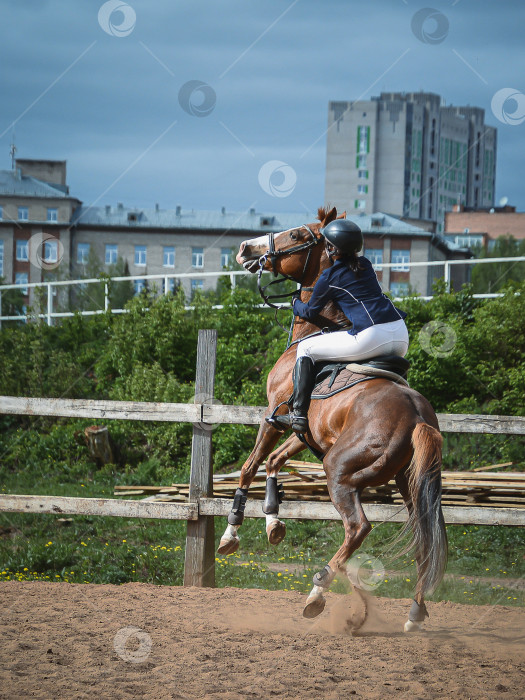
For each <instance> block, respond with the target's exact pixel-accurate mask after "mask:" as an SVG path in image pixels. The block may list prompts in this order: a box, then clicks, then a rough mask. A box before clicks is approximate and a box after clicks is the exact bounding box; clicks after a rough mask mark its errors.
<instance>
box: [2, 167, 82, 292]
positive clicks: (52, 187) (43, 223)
mask: <svg viewBox="0 0 525 700" xmlns="http://www.w3.org/2000/svg"><path fill="white" fill-rule="evenodd" d="M79 205H80V201H79V200H78V199H77V198H76V197H72V196H71V195H70V194H69V188H68V187H67V185H66V163H65V161H32V160H17V161H16V167H15V169H14V170H1V171H0V278H3V279H4V281H5V282H11V283H16V284H20V285H21V286H22V289H24V290H26V288H25V286H24V285H26V284H28V283H30V282H41V281H42V279H43V277H44V276H45V275H46V274H47V275H48V277H52V276H53V273H54V270H55V266H56V267H57V268H58V266H59V265H60V266H61V267H62V269H68V268H69V250H70V246H71V243H70V228H71V220H72V217H73V212H74V211H75V210H76V209H77V208H78V206H79ZM26 292H27V290H26ZM26 297H27V298H28V299H29V296H28V295H27V294H26Z"/></svg>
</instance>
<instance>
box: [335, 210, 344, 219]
mask: <svg viewBox="0 0 525 700" xmlns="http://www.w3.org/2000/svg"><path fill="white" fill-rule="evenodd" d="M337 218H338V219H346V211H344V212H343V213H342V214H339V216H338V217H337Z"/></svg>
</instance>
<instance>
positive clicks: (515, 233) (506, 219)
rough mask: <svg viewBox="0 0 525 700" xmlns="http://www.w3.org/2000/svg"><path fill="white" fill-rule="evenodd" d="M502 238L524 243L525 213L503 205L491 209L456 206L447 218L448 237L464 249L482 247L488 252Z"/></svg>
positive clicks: (446, 230) (446, 234)
mask: <svg viewBox="0 0 525 700" xmlns="http://www.w3.org/2000/svg"><path fill="white" fill-rule="evenodd" d="M500 236H512V237H513V238H515V239H516V240H517V241H522V240H524V239H525V212H522V211H516V207H513V206H510V205H509V204H503V205H502V206H499V207H490V208H489V209H487V208H485V209H477V208H476V209H474V208H469V207H464V206H463V205H455V206H453V207H452V211H451V212H447V213H446V215H445V237H446V238H447V239H449V240H450V241H452V242H453V243H456V244H458V245H462V246H468V247H474V246H483V247H487V248H488V250H490V249H491V248H492V245H493V244H494V242H495V241H496V239H497V238H499V237H500Z"/></svg>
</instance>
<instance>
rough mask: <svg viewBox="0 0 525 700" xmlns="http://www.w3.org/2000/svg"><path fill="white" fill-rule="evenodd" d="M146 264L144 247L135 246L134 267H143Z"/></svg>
mask: <svg viewBox="0 0 525 700" xmlns="http://www.w3.org/2000/svg"><path fill="white" fill-rule="evenodd" d="M145 264H146V246H145V245H136V246H135V265H145Z"/></svg>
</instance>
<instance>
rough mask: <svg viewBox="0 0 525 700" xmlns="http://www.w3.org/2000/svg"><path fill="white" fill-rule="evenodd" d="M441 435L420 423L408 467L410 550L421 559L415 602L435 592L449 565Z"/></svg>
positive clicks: (414, 434)
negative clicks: (443, 494)
mask: <svg viewBox="0 0 525 700" xmlns="http://www.w3.org/2000/svg"><path fill="white" fill-rule="evenodd" d="M442 443H443V438H442V437H441V433H440V432H439V431H438V430H436V429H435V428H433V427H432V426H430V425H428V424H427V423H418V424H417V425H416V427H415V428H414V432H413V433H412V446H413V448H414V454H413V457H412V461H411V462H410V465H409V467H408V477H409V480H408V487H409V494H410V500H411V502H412V508H411V511H410V516H409V520H408V523H407V528H411V530H412V538H411V541H410V544H409V545H408V548H409V549H412V548H413V549H414V551H415V553H416V555H417V559H418V560H419V567H418V581H417V586H416V599H418V596H419V595H424V594H426V593H432V592H433V591H434V589H435V588H436V587H437V586H438V584H439V583H440V581H441V579H442V578H443V574H444V573H445V567H446V565H447V532H446V529H445V520H444V518H443V511H442V510H441V445H442Z"/></svg>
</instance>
